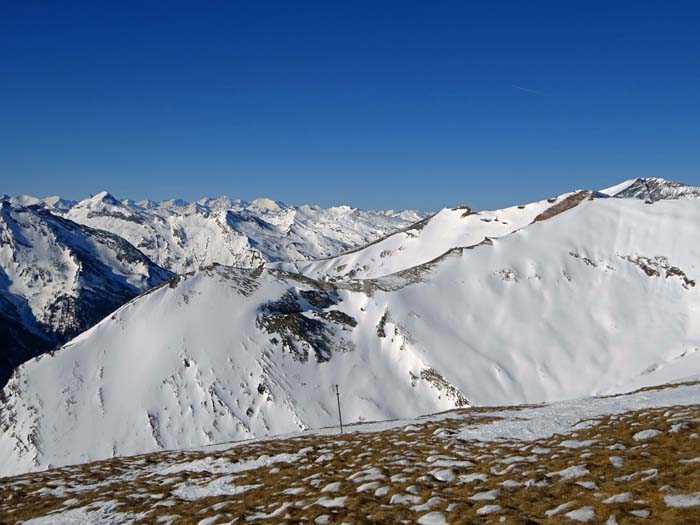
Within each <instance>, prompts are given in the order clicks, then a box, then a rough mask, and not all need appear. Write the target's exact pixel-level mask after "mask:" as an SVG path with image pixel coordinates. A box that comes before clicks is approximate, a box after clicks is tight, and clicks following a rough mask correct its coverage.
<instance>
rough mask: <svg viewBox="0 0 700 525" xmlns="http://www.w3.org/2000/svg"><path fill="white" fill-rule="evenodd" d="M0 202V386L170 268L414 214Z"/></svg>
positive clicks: (232, 204)
mask: <svg viewBox="0 0 700 525" xmlns="http://www.w3.org/2000/svg"><path fill="white" fill-rule="evenodd" d="M0 210H1V212H2V213H1V214H0V386H2V385H4V384H5V382H6V381H7V379H8V378H9V376H10V373H11V372H12V370H13V369H14V368H15V367H16V366H17V365H19V364H20V363H22V362H24V361H26V360H27V359H29V358H31V357H34V356H36V355H39V354H41V353H43V352H45V351H47V350H50V349H52V348H55V347H57V346H59V345H60V344H62V343H64V342H65V341H67V340H68V339H70V338H72V337H75V336H76V335H78V334H79V333H81V332H83V331H84V330H85V329H87V328H89V327H90V326H92V325H94V324H95V323H96V322H98V321H99V320H101V319H102V318H103V317H105V316H106V315H107V314H109V313H111V312H112V311H114V310H115V309H117V308H118V307H120V306H121V305H122V304H124V303H126V302H127V301H129V300H130V299H133V298H134V297H136V296H137V295H138V294H139V293H141V292H143V291H145V290H147V289H149V288H151V287H153V286H155V285H157V284H160V283H162V282H163V281H165V280H167V279H170V278H171V277H173V276H174V275H175V274H177V273H186V272H191V271H194V270H196V269H198V268H200V267H202V266H207V265H210V264H213V263H219V264H224V265H232V266H239V267H257V266H260V265H261V264H264V263H265V262H267V261H288V260H294V259H303V258H310V257H321V256H328V255H331V254H337V253H341V252H343V251H345V250H348V249H352V248H355V247H357V246H360V245H363V244H366V243H368V242H371V241H373V240H375V239H376V238H378V237H380V236H382V235H386V234H387V233H390V232H393V231H395V230H397V229H400V228H402V227H405V226H406V225H408V224H411V223H413V222H415V221H417V220H419V219H421V218H422V217H423V215H421V214H419V213H417V212H411V211H405V212H394V211H387V212H364V211H361V210H357V209H354V208H350V207H348V206H340V207H336V208H327V209H324V208H320V207H318V206H300V207H298V208H294V207H290V206H286V205H284V204H283V203H281V202H275V201H272V200H269V199H256V200H254V201H252V202H250V203H245V202H242V201H240V200H231V199H229V198H228V197H220V198H218V199H202V200H200V201H198V202H196V203H187V202H184V201H181V200H169V201H163V202H160V203H156V202H150V201H141V202H139V203H133V202H130V201H118V200H117V199H115V198H114V197H112V196H111V195H110V194H108V193H106V192H103V193H100V194H97V195H95V196H93V197H90V198H88V199H85V200H83V201H80V202H74V201H70V200H67V199H62V198H60V197H48V198H45V199H39V198H36V197H31V196H26V195H24V196H19V197H12V198H11V197H7V196H5V197H3V198H2V199H0Z"/></svg>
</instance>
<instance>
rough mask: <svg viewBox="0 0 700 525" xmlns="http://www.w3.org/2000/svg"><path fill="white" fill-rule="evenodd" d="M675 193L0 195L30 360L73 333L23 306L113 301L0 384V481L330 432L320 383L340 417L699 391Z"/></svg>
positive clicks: (691, 221)
mask: <svg viewBox="0 0 700 525" xmlns="http://www.w3.org/2000/svg"><path fill="white" fill-rule="evenodd" d="M695 190H696V189H695V188H690V187H687V186H682V185H678V184H675V183H668V182H666V181H661V180H658V179H653V180H650V179H647V180H641V179H638V180H633V181H627V182H625V183H622V184H619V185H617V186H615V187H612V188H608V189H605V190H601V191H575V192H572V193H568V194H564V195H561V196H558V197H553V198H550V199H546V200H543V201H540V202H535V203H531V204H522V205H518V206H513V207H511V208H506V209H502V210H494V211H476V210H472V209H470V208H468V207H465V206H462V207H457V208H447V209H444V210H441V211H440V212H438V213H436V214H434V215H431V216H429V217H423V216H417V214H414V213H411V212H402V213H395V212H379V213H374V214H366V213H365V212H357V211H351V210H350V209H347V210H345V209H342V210H340V209H334V211H328V210H326V211H325V212H324V211H323V210H321V209H316V211H315V212H314V213H311V212H310V211H309V210H311V209H312V207H299V208H287V207H285V206H284V205H282V204H279V203H276V202H274V201H268V200H259V201H258V202H254V203H250V204H247V203H236V202H235V201H230V200H229V199H226V200H224V199H217V200H216V201H217V203H218V204H217V203H214V202H213V201H211V200H209V201H207V200H203V201H201V202H199V203H194V204H187V203H174V202H170V203H165V204H164V203H146V202H142V203H138V204H134V203H130V202H128V201H127V202H121V201H117V200H116V199H114V198H113V197H109V196H108V195H100V196H97V197H95V198H93V199H90V200H89V201H83V202H82V203H77V204H75V203H72V204H69V205H65V206H62V207H61V208H60V209H59V208H52V207H51V206H50V205H49V204H47V203H41V202H39V203H37V202H34V203H27V202H25V203H24V204H22V203H20V202H17V201H15V202H12V201H11V200H6V202H5V203H4V204H3V208H2V210H3V221H4V222H3V225H4V226H3V227H4V229H3V230H2V232H4V233H2V235H5V236H6V237H3V238H2V239H3V241H2V249H3V252H2V253H3V259H2V264H3V271H4V272H5V274H6V275H7V278H4V281H3V282H4V290H7V292H5V295H4V296H2V297H8V299H7V300H8V301H10V304H11V305H13V307H15V308H17V312H20V311H21V312H25V313H24V314H22V315H25V317H18V315H19V314H14V316H13V315H12V314H7V315H6V316H5V318H7V321H6V322H7V323H10V322H11V321H13V320H14V321H15V322H17V321H18V320H19V319H25V318H26V319H28V320H31V323H30V322H29V321H27V323H26V324H23V325H22V327H25V326H26V328H23V329H24V330H25V331H26V332H27V334H29V335H26V337H27V339H26V344H27V346H28V347H29V348H36V347H35V346H33V345H32V342H31V338H32V337H37V338H48V337H49V336H48V335H47V334H49V333H53V332H56V333H62V332H59V330H62V329H64V328H65V327H69V328H70V327H72V326H73V325H70V324H66V323H64V324H60V323H58V324H56V319H59V318H61V317H60V316H56V315H54V314H53V313H52V312H51V307H50V306H47V305H51V304H54V303H55V302H56V301H54V300H53V299H46V298H45V297H44V296H43V295H42V294H40V293H36V290H37V289H39V288H40V289H42V290H43V289H46V290H49V289H50V290H52V294H53V295H51V296H50V297H59V296H61V295H66V294H69V293H73V292H72V291H71V290H74V289H75V290H80V291H82V290H83V289H85V290H93V291H95V294H94V295H92V296H91V295H86V297H102V298H110V300H112V299H111V298H113V299H114V302H113V304H115V305H116V306H119V305H121V306H120V307H119V308H118V309H116V311H114V312H111V311H110V312H106V311H102V310H101V311H100V312H99V313H98V314H97V315H96V316H97V317H101V316H104V315H106V314H108V315H107V316H106V317H105V318H104V319H103V320H101V321H100V322H98V323H97V324H96V325H94V326H92V328H89V329H87V330H85V331H82V328H83V327H84V326H87V325H90V324H92V323H94V320H89V321H85V323H83V324H82V325H81V324H80V323H78V322H76V323H75V326H76V328H75V330H76V331H81V333H80V334H79V335H77V337H75V338H73V339H71V340H70V341H68V342H67V343H66V344H65V345H64V346H63V347H62V348H61V349H60V350H58V351H56V352H53V353H51V354H45V355H42V356H41V357H39V358H37V359H33V360H31V361H29V362H27V363H25V364H23V365H21V366H19V367H18V368H17V369H16V371H15V373H14V374H13V375H12V377H11V379H10V381H9V382H8V384H7V386H6V387H5V389H4V390H3V395H2V400H1V401H0V403H2V405H1V407H0V475H3V474H14V473H20V472H27V471H32V470H39V469H44V468H46V467H47V466H48V465H54V466H58V465H66V464H72V463H80V462H85V461H88V460H94V459H105V458H110V457H114V456H123V455H128V454H137V453H143V452H152V451H157V450H163V449H179V448H185V447H195V446H202V445H207V444H212V443H219V442H223V441H231V440H235V439H244V438H252V437H260V436H267V435H273V434H283V433H289V432H296V431H300V430H305V429H309V428H318V427H323V426H328V425H332V424H334V421H335V411H336V407H335V403H336V400H335V397H334V395H333V386H334V385H336V384H339V385H341V391H342V403H343V414H344V417H345V418H346V420H347V422H360V421H370V420H377V419H391V418H410V417H415V416H418V415H420V414H428V413H434V412H438V411H442V410H447V409H450V408H455V407H465V406H476V405H479V406H481V405H512V404H518V403H538V402H542V401H557V400H563V399H568V398H572V397H579V396H587V395H596V394H606V393H617V392H624V391H629V390H633V389H636V388H640V387H644V386H648V385H654V384H660V383H664V382H669V381H675V380H679V379H685V378H688V377H695V376H698V375H700V351H698V349H699V348H700V330H698V329H697V323H696V321H695V319H696V318H697V312H698V311H700V296H699V295H698V291H699V285H700V280H699V279H700V266H699V265H698V260H699V259H698V253H697V248H696V247H697V246H700V230H698V229H697V224H698V222H699V221H700V201H699V200H698V196H699V195H700V192H697V191H695ZM254 208H257V211H255V210H254ZM164 210H167V211H164ZM332 216H334V217H336V219H335V220H334V219H332V218H331V217H332ZM125 217H129V218H125ZM309 217H314V219H313V220H314V221H315V222H313V223H312V222H309V221H311V219H310V218H309ZM322 217H323V218H322ZM353 217H354V219H353ZM10 219H11V220H10ZM373 220H376V221H378V223H379V225H378V226H377V228H376V229H375V230H374V233H373V235H370V233H369V231H370V226H369V225H371V223H372V221H373ZM304 221H306V222H304ZM324 221H327V222H324ZM344 221H345V222H344ZM347 221H350V222H351V223H353V224H356V227H355V230H349V229H346V227H345V226H339V225H343V224H346V223H347ZM353 221H354V222H353ZM88 224H89V225H88ZM205 224H208V225H209V226H210V227H211V228H210V229H208V230H207V228H209V226H207V228H205V227H204V226H203V225H205ZM322 224H325V225H326V226H323V227H322V226H321V225H322ZM132 225H133V227H132ZM146 225H147V226H146ZM222 225H224V226H225V228H224V226H222ZM331 225H335V227H336V228H338V231H333V230H332V228H331ZM326 227H327V228H326ZM95 228H100V229H95ZM178 228H179V230H178ZM226 228H228V229H226ZM324 228H325V229H324ZM174 230H178V231H179V232H180V233H178V235H177V236H171V233H172V232H173V231H174ZM204 230H206V231H207V232H208V233H206V235H204V237H201V235H203V231H204ZM312 230H313V235H312ZM117 231H120V233H116V232H117ZM7 232H11V233H12V235H11V236H10V233H7ZM107 232H110V233H107ZM149 232H150V233H149ZM218 232H228V233H227V234H226V235H223V234H222V235H219V233H218ZM255 232H258V233H259V234H260V236H258V237H255V235H254V234H255ZM260 232H262V233H260ZM69 233H70V234H69ZM149 235H152V237H149ZM173 235H174V234H173ZM227 235H228V237H227ZM321 237H322V238H323V239H324V240H323V242H324V243H327V244H322V243H320V241H318V239H319V238H321ZM205 238H207V239H209V242H207V241H205V240H204V239H205ZM5 239H8V240H5ZM43 239H49V240H50V242H49V241H44V240H43ZM125 239H128V240H125ZM178 239H179V240H178ZM214 239H218V241H216V242H214ZM232 239H238V240H236V241H235V242H234V241H232ZM239 240H240V242H239ZM355 242H357V243H358V245H354V243H355ZM304 243H308V246H307V245H306V244H304ZM139 247H140V248H139ZM203 247H204V248H203ZM147 248H148V249H147ZM10 249H11V250H13V251H10ZM149 250H151V251H149ZM198 250H202V251H198ZM207 250H209V251H207ZM334 250H336V252H335V254H333V253H332V252H333V251H334ZM18 254H19V255H18ZM49 254H50V257H49V256H48V255H49ZM234 255H235V257H234ZM302 256H303V257H302ZM181 257H190V259H191V260H190V261H189V262H186V263H183V261H182V260H181V259H180V258H181ZM229 257H234V258H233V259H231V258H229ZM90 258H92V259H94V260H95V261H99V264H98V263H97V262H94V263H92V264H91V263H89V262H87V261H88V260H90ZM156 259H157V261H158V264H156V263H155V262H152V261H154V260H156ZM17 260H21V261H22V264H23V266H22V267H21V268H20V267H19V266H17V264H18V263H17V262H16V261H17ZM47 261H49V262H50V264H49V262H47ZM174 261H178V262H177V263H175V262H174ZM200 262H201V263H206V264H202V265H201V267H199V269H198V270H197V271H189V270H190V269H193V268H194V267H196V265H197V264H199V263H200ZM13 264H14V265H15V266H17V268H19V269H12V268H15V267H13V266H12V265H13ZM177 264H185V267H184V268H180V267H177ZM24 267H31V268H35V270H34V273H33V274H32V275H37V277H35V278H34V279H32V278H29V277H27V276H28V275H30V272H28V271H25V270H23V269H22V268H24ZM8 269H10V270H8ZM183 269H187V270H188V272H187V273H186V274H185V273H184V272H182V271H181V270H183ZM81 272H82V273H81ZM175 273H181V275H177V276H174V274H175ZM48 276H50V278H49V277H48ZM76 276H77V277H76ZM22 279H24V280H22ZM36 279H41V280H40V281H38V282H40V283H41V285H40V286H39V285H36V286H35V287H34V288H32V286H30V284H31V283H32V282H36ZM76 279H78V282H80V283H84V284H81V285H80V286H77V287H74V288H70V287H68V284H67V283H75V282H76ZM81 279H82V280H81ZM18 283H19V284H18ZM24 283H29V284H24ZM20 284H21V286H20ZM98 284H99V286H100V287H98ZM119 284H121V285H123V287H121V288H120V287H119V286H118V285H119ZM154 285H157V286H155V287H154ZM126 287H130V288H128V290H129V293H126V292H124V293H123V294H122V295H119V294H120V293H122V292H123V290H126ZM140 292H143V293H141V294H140V295H139V296H138V297H136V298H135V299H132V297H133V296H134V295H136V294H138V293H140ZM75 293H76V294H77V292H75ZM71 297H73V296H71ZM12 301H14V302H12ZM74 301H75V302H76V304H77V303H79V297H78V296H77V295H76V298H75V299H74ZM117 303H119V304H117ZM2 304H4V303H0V306H1V305H2ZM86 304H87V303H86ZM640 304H643V305H644V308H640V307H639V305H640ZM105 310H108V308H106V307H105ZM92 319H94V318H92ZM12 329H13V328H12V327H9V328H8V330H12ZM51 331H53V332H51ZM71 335H73V332H71ZM35 353H38V352H35Z"/></svg>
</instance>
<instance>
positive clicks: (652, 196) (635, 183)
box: [601, 177, 700, 203]
mask: <svg viewBox="0 0 700 525" xmlns="http://www.w3.org/2000/svg"><path fill="white" fill-rule="evenodd" d="M601 191H602V193H605V194H606V195H610V196H611V197H613V196H614V197H618V198H623V199H642V200H644V201H647V202H649V203H651V202H656V201H660V200H667V199H700V187H696V186H688V185H686V184H682V183H679V182H672V181H669V180H665V179H660V178H654V177H651V178H639V179H631V180H628V181H625V182H623V183H621V184H618V185H616V186H612V187H610V188H606V189H604V190H601Z"/></svg>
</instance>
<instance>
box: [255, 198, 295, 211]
mask: <svg viewBox="0 0 700 525" xmlns="http://www.w3.org/2000/svg"><path fill="white" fill-rule="evenodd" d="M249 206H250V207H251V208H255V209H257V210H260V211H263V212H276V211H281V210H282V209H284V208H286V207H287V206H286V205H285V204H284V203H283V202H280V201H274V200H272V199H268V198H267V197H258V198H257V199H254V200H253V201H251V203H250V204H249Z"/></svg>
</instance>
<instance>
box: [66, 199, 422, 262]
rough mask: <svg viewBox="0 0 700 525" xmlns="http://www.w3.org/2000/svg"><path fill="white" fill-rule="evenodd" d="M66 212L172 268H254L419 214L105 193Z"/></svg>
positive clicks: (323, 249)
mask: <svg viewBox="0 0 700 525" xmlns="http://www.w3.org/2000/svg"><path fill="white" fill-rule="evenodd" d="M65 216H66V217H68V218H70V219H71V220H73V221H75V222H78V223H81V224H86V225H88V226H91V227H94V228H99V229H103V230H107V231H110V232H112V233H115V234H117V235H119V236H121V237H123V238H125V239H127V240H128V241H129V242H131V243H132V244H134V245H135V246H137V247H138V248H139V249H140V250H142V251H143V252H144V253H145V254H146V255H148V257H150V258H151V259H152V260H153V261H154V262H156V263H157V264H159V265H160V266H162V267H164V268H168V269H170V270H171V271H173V272H176V273H186V272H189V271H193V270H196V269H198V268H200V267H202V266H208V265H210V264H212V263H219V264H225V265H231V266H241V267H256V266H259V265H260V264H262V263H263V262H265V261H291V260H297V259H310V258H319V257H327V256H330V255H336V254H338V253H341V252H343V251H346V250H349V249H352V248H356V247H358V246H362V245H364V244H367V243H369V242H372V241H374V240H375V239H377V238H378V237H381V236H383V235H386V234H388V233H391V232H394V231H396V230H397V229H399V228H402V227H405V226H407V225H409V224H411V223H412V222H415V221H417V220H419V219H421V218H422V215H420V214H418V213H416V212H393V211H387V212H364V211H360V210H357V209H354V208H350V207H348V206H339V207H335V208H327V209H324V208H320V207H318V206H299V207H291V206H287V205H285V204H284V203H281V202H278V201H273V200H271V199H256V200H254V201H252V202H250V203H245V202H242V201H239V200H231V199H229V198H228V197H219V198H218V199H201V200H199V201H197V202H196V203H192V204H190V203H187V202H184V201H180V200H172V201H163V202H160V203H155V202H148V201H142V202H139V203H133V202H131V201H118V200H117V199H115V198H114V197H112V196H111V195H109V194H108V193H106V192H103V193H100V194H98V195H95V196H94V197H91V198H89V199H85V200H83V201H81V202H79V203H78V204H76V205H75V206H72V207H71V208H70V209H68V210H67V211H65Z"/></svg>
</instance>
